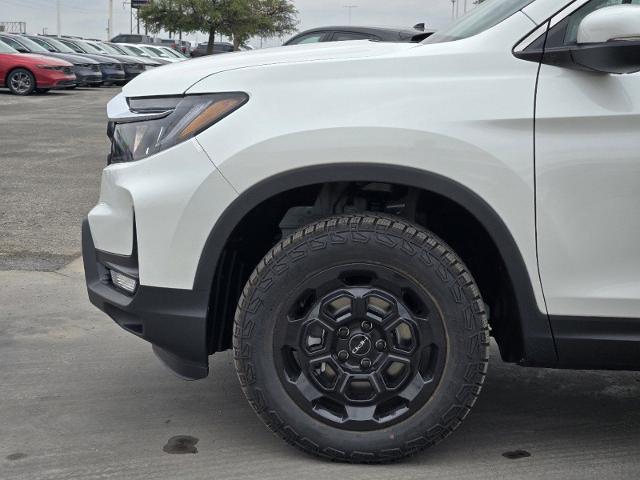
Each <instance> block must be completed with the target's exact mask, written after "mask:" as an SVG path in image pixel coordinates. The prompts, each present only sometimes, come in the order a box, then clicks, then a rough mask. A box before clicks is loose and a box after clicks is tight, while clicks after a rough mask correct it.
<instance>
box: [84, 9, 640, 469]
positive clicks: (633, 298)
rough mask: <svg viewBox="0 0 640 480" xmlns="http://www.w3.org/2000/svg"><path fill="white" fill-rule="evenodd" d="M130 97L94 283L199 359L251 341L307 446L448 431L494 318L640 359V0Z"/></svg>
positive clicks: (88, 230)
mask: <svg viewBox="0 0 640 480" xmlns="http://www.w3.org/2000/svg"><path fill="white" fill-rule="evenodd" d="M107 111H108V116H109V126H108V135H109V138H110V140H111V154H110V157H109V161H108V163H109V165H108V166H107V167H106V168H105V172H104V175H103V177H102V193H101V195H100V203H99V204H98V205H97V206H96V207H95V208H94V209H93V210H92V211H91V212H90V213H89V218H88V221H87V222H85V224H84V226H83V256H84V270H85V275H86V281H87V287H88V292H89V298H90V300H91V302H93V304H94V305H96V306H97V307H98V308H100V309H102V310H103V311H105V312H106V313H107V314H108V315H110V316H111V317H112V318H113V319H114V320H115V321H116V322H117V323H118V324H119V325H121V326H122V327H123V328H124V329H126V330H128V331H129V332H132V333H134V334H135V335H137V336H138V337H140V338H142V339H145V340H148V341H149V342H151V343H152V344H153V349H154V351H155V353H156V354H157V356H158V357H159V358H160V359H161V360H162V361H163V362H164V363H165V364H167V365H168V366H169V367H170V368H171V369H173V370H174V371H175V372H177V373H178V374H179V375H181V376H182V377H184V378H187V379H199V378H203V377H206V376H207V374H208V372H209V356H210V355H212V354H215V353H216V352H221V351H223V350H226V349H230V348H233V349H234V363H235V368H236V370H237V373H238V376H239V379H240V383H241V386H242V389H243V391H244V393H245V395H246V397H247V399H248V400H249V403H250V404H251V406H252V407H253V408H254V410H255V411H256V413H257V414H258V415H259V416H260V418H261V419H262V420H263V421H264V422H265V424H266V425H267V426H268V427H269V428H270V429H272V430H273V431H274V432H275V433H276V434H278V435H279V436H281V437H282V438H283V439H285V440H286V441H287V442H289V443H291V444H292V445H295V446H297V447H299V448H301V449H302V450H305V451H308V452H310V453H312V454H314V455H316V456H320V457H323V458H328V459H331V460H336V461H347V462H366V463H380V462H387V461H391V460H394V459H399V458H402V457H405V456H408V455H412V454H415V453H416V452H418V451H420V450H422V449H424V448H426V447H430V446H432V445H435V444H437V443H438V442H440V441H441V440H443V439H444V438H445V437H447V436H449V434H451V433H452V432H453V431H454V430H456V429H457V428H458V427H459V425H460V424H461V423H462V421H463V420H464V419H465V418H466V417H467V415H468V414H469V412H470V410H471V408H472V407H473V405H474V403H475V402H476V400H477V398H478V395H479V394H480V391H481V388H482V385H483V383H484V381H485V377H486V374H487V368H488V359H489V335H490V334H491V335H493V337H494V338H495V341H496V343H497V345H498V347H499V351H500V354H501V355H502V358H503V360H504V361H505V362H514V363H518V364H520V365H523V366H529V367H534V366H537V367H553V368H593V369H608V368H609V369H634V370H637V369H640V288H639V283H638V274H639V272H640V249H638V240H637V239H638V232H640V215H638V211H639V209H640V174H639V158H638V156H639V152H640V134H639V131H640V5H637V4H630V3H628V1H627V0H487V1H485V2H483V3H482V4H480V5H479V6H478V7H476V8H474V9H473V10H472V11H471V12H470V13H469V14H468V15H467V16H465V17H463V18H461V19H460V20H459V21H457V22H455V23H454V24H453V25H452V26H451V27H449V28H447V29H444V30H442V31H439V32H438V33H436V34H434V35H433V36H431V37H429V38H428V39H427V40H426V41H425V42H423V43H420V44H415V43H413V44H412V43H386V42H341V43H336V44H331V45H325V46H318V45H307V46H298V47H295V48H294V47H286V48H276V49H266V50H261V51H258V52H249V53H246V54H244V55H222V56H214V57H211V58H206V59H201V60H200V61H197V62H182V63H177V64H173V65H167V66H165V67H163V68H160V69H156V70H152V71H150V72H147V73H146V74H145V76H144V79H143V80H142V79H141V80H133V81H132V82H131V83H130V84H128V85H127V86H126V87H124V89H123V91H122V93H121V94H119V95H117V96H116V97H115V98H114V99H113V100H112V101H111V102H110V103H109V106H108V109H107ZM534 146H535V148H534ZM132 368H138V374H139V375H142V374H143V373H142V372H140V368H141V367H140V366H135V367H132ZM532 388H533V387H532ZM536 388H539V385H537V386H536ZM567 388H571V385H567ZM550 394H551V395H552V394H553V392H550ZM219 407H220V408H223V407H222V406H219ZM532 407H534V408H535V406H532ZM521 408H528V406H527V405H522V406H521ZM538 414H544V412H539V413H538ZM505 421H507V422H508V419H505ZM479 424H482V421H480V422H479ZM487 428H490V426H487ZM555 434H556V432H555V431H553V432H550V437H551V436H553V435H555ZM372 472H373V471H372ZM372 474H373V475H375V473H372Z"/></svg>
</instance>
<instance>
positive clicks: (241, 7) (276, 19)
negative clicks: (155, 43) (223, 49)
mask: <svg viewBox="0 0 640 480" xmlns="http://www.w3.org/2000/svg"><path fill="white" fill-rule="evenodd" d="M297 13H298V12H297V10H296V9H295V7H294V6H293V4H292V3H291V1H290V0H155V1H153V2H152V3H151V4H149V5H147V6H145V7H143V8H142V9H140V18H142V19H143V21H144V22H145V24H146V25H147V27H148V28H149V29H150V30H151V31H152V32H158V31H160V30H163V29H164V30H167V31H174V32H175V31H182V32H186V33H193V32H204V33H206V34H208V36H209V41H208V45H207V54H211V53H213V44H214V41H215V35H216V33H222V34H224V35H227V36H230V37H232V38H233V43H234V47H235V48H236V50H237V49H238V48H239V47H240V46H241V45H242V44H243V43H244V42H246V41H247V40H248V39H249V38H250V37H252V36H255V35H260V36H262V37H272V36H275V35H282V34H285V33H289V32H291V31H293V30H294V29H295V26H296V24H297Z"/></svg>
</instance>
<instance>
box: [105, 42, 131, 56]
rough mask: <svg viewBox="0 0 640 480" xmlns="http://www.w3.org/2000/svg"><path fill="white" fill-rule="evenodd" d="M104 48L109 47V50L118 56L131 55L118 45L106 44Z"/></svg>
mask: <svg viewBox="0 0 640 480" xmlns="http://www.w3.org/2000/svg"><path fill="white" fill-rule="evenodd" d="M104 47H105V48H107V47H109V48H110V49H111V50H113V51H114V52H115V53H117V54H118V55H131V53H130V52H127V51H126V50H125V49H124V48H122V47H121V46H120V45H114V44H112V43H109V44H106V43H105V45H104Z"/></svg>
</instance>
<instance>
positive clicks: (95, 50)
mask: <svg viewBox="0 0 640 480" xmlns="http://www.w3.org/2000/svg"><path fill="white" fill-rule="evenodd" d="M74 43H75V44H76V45H78V46H79V47H80V48H82V49H83V50H85V51H86V52H87V53H104V51H103V50H101V49H100V48H99V47H97V46H95V45H94V44H92V43H88V42H82V41H80V40H76V41H75V42H74Z"/></svg>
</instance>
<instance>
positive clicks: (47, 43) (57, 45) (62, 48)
mask: <svg viewBox="0 0 640 480" xmlns="http://www.w3.org/2000/svg"><path fill="white" fill-rule="evenodd" d="M32 40H33V41H34V42H36V43H37V44H39V45H42V46H43V47H44V48H49V47H52V48H53V49H54V50H57V51H58V52H62V53H76V52H75V51H73V50H71V49H70V48H69V47H67V46H66V45H65V44H64V43H62V42H59V41H58V40H56V39H54V38H49V37H47V39H46V40H45V39H43V38H32Z"/></svg>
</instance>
